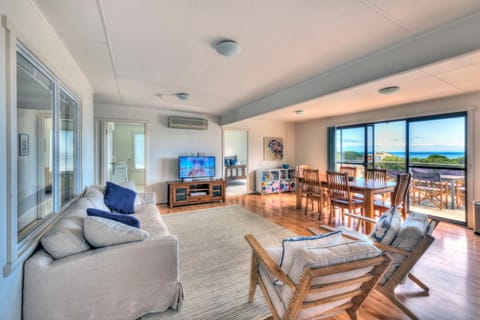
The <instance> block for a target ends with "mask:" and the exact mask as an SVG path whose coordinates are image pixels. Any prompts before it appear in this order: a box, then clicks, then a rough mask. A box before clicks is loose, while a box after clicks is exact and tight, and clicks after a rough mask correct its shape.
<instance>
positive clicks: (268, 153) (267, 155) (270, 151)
mask: <svg viewBox="0 0 480 320" xmlns="http://www.w3.org/2000/svg"><path fill="white" fill-rule="evenodd" d="M263 160H266V161H272V160H283V138H277V137H264V138H263Z"/></svg>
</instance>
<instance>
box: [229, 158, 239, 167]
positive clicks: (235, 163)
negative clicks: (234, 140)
mask: <svg viewBox="0 0 480 320" xmlns="http://www.w3.org/2000/svg"><path fill="white" fill-rule="evenodd" d="M237 164H238V160H235V159H232V160H230V165H231V166H236V165H237Z"/></svg>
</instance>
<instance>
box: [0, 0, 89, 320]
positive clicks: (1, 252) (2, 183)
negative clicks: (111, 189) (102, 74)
mask: <svg viewBox="0 0 480 320" xmlns="http://www.w3.org/2000/svg"><path fill="white" fill-rule="evenodd" d="M0 14H2V15H4V16H6V18H7V23H8V25H9V27H10V28H12V27H13V28H12V29H13V30H14V31H15V33H16V35H17V36H18V38H19V39H20V40H21V41H22V43H23V44H24V45H26V47H27V48H28V49H30V50H31V51H32V52H33V53H34V54H35V56H36V57H37V58H39V60H41V61H42V62H43V63H44V64H45V65H46V66H47V67H48V68H49V69H50V70H51V71H52V72H53V73H55V74H56V75H57V76H58V77H59V78H60V79H61V80H62V81H63V82H64V83H65V84H66V85H67V86H68V87H69V88H70V89H72V90H73V92H75V94H76V95H77V96H78V97H79V98H80V99H81V103H82V128H83V130H82V149H83V150H82V152H83V153H82V155H83V157H82V168H83V174H82V183H83V185H88V184H91V183H93V169H94V168H93V164H94V161H93V92H92V88H91V87H90V84H89V83H88V81H87V79H86V78H85V77H84V75H83V74H82V73H81V71H80V69H79V68H78V66H77V65H76V63H75V61H74V60H73V58H72V57H71V56H70V54H69V53H68V51H67V50H66V48H65V47H64V46H63V44H62V43H61V42H60V40H59V39H58V37H57V35H56V34H55V33H54V32H53V31H52V28H51V27H50V26H49V25H48V23H47V22H46V20H45V19H44V17H43V16H42V15H41V14H40V12H39V11H38V9H37V8H36V7H35V6H34V4H33V1H30V0H15V1H7V0H0ZM6 65H7V61H6V30H5V29H4V28H2V27H0V130H1V134H0V266H1V267H2V269H3V268H4V267H5V265H6V263H7V255H6V252H7V247H8V246H9V243H10V242H9V238H8V236H7V223H8V218H7V217H8V216H9V215H10V212H7V206H6V203H7V198H8V192H9V190H8V185H7V180H6V172H7V159H8V154H7V140H6V139H7V129H6V119H7V105H6V101H7V100H6V98H5V97H6V92H7V90H6V81H7V78H6V69H5V68H6ZM22 269H23V266H22V264H20V265H18V267H17V268H16V269H15V270H14V271H13V272H11V273H10V274H9V275H7V276H6V275H3V274H2V275H0V317H1V318H2V319H9V320H15V319H20V318H21V305H22V299H21V297H22V277H23V273H22Z"/></svg>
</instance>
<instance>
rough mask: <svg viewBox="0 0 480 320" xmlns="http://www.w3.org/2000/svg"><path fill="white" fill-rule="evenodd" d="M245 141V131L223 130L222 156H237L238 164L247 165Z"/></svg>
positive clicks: (246, 135) (246, 137) (246, 136)
mask: <svg viewBox="0 0 480 320" xmlns="http://www.w3.org/2000/svg"><path fill="white" fill-rule="evenodd" d="M247 139H248V134H247V131H245V130H225V131H224V132H223V141H224V150H223V155H224V156H227V157H229V156H230V157H231V156H237V160H238V162H240V163H247V160H248V159H247V153H248V151H247V149H248V146H247Z"/></svg>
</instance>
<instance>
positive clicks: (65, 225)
mask: <svg viewBox="0 0 480 320" xmlns="http://www.w3.org/2000/svg"><path fill="white" fill-rule="evenodd" d="M78 219H83V217H82V218H81V217H72V218H68V217H65V218H63V219H62V220H60V221H59V222H58V223H57V224H56V225H55V226H54V227H53V228H52V229H51V230H50V231H49V232H48V233H47V234H46V235H44V236H43V237H42V239H41V240H40V242H41V243H42V246H43V248H44V249H45V251H47V252H48V254H50V255H51V256H52V257H53V258H54V259H60V258H63V257H67V256H70V255H72V254H77V253H80V252H83V251H87V250H89V249H90V246H89V245H88V243H87V242H86V241H85V238H84V237H83V230H82V226H81V224H80V225H79V224H78V223H77V221H76V220H78Z"/></svg>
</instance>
